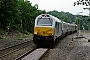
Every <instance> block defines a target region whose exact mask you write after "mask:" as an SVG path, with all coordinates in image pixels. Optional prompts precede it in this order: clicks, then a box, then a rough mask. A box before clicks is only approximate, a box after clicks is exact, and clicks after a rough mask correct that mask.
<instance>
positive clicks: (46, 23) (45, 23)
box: [37, 18, 53, 26]
mask: <svg viewBox="0 0 90 60" xmlns="http://www.w3.org/2000/svg"><path fill="white" fill-rule="evenodd" d="M52 23H53V20H51V19H49V18H42V19H38V20H37V25H40V26H52Z"/></svg>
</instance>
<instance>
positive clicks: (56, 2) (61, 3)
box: [29, 0, 89, 15]
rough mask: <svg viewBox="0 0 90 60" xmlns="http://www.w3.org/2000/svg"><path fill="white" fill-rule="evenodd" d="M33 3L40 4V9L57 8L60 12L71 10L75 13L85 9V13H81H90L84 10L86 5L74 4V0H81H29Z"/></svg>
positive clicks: (50, 9)
mask: <svg viewBox="0 0 90 60" xmlns="http://www.w3.org/2000/svg"><path fill="white" fill-rule="evenodd" d="M29 1H30V2H31V3H32V5H35V4H38V6H39V7H38V9H40V10H46V11H53V10H57V11H59V12H61V11H64V12H69V13H72V14H74V15H76V14H77V13H78V12H81V11H83V13H80V14H81V15H88V14H89V11H88V10H84V9H83V8H85V6H82V5H81V6H79V5H76V6H73V5H74V2H76V1H79V0H29Z"/></svg>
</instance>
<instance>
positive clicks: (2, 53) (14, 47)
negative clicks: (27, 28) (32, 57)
mask: <svg viewBox="0 0 90 60" xmlns="http://www.w3.org/2000/svg"><path fill="white" fill-rule="evenodd" d="M30 43H31V40H30V41H25V42H22V43H19V44H16V45H12V46H9V47H6V48H3V49H0V58H3V57H5V56H7V55H9V54H12V53H13V52H15V51H18V50H20V49H23V48H25V47H27V46H29V45H30Z"/></svg>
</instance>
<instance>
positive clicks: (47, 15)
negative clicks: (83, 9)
mask: <svg viewBox="0 0 90 60" xmlns="http://www.w3.org/2000/svg"><path fill="white" fill-rule="evenodd" d="M41 17H45V18H52V19H54V20H55V21H57V22H63V23H65V24H69V25H73V26H77V25H76V24H71V23H67V22H64V21H62V20H60V19H58V18H56V17H54V16H52V15H50V14H41V15H39V16H37V17H36V20H37V19H38V18H41Z"/></svg>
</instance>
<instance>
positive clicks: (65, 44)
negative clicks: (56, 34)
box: [42, 33, 90, 60]
mask: <svg viewBox="0 0 90 60" xmlns="http://www.w3.org/2000/svg"><path fill="white" fill-rule="evenodd" d="M84 34H85V33H84ZM73 36H76V33H75V34H72V35H69V36H67V37H66V38H64V39H62V40H61V41H60V42H59V43H58V44H57V45H56V46H55V48H53V49H50V51H49V52H48V53H47V54H46V55H45V57H44V58H43V59H42V60H90V42H88V39H86V38H78V39H74V44H75V45H74V47H72V43H71V41H72V40H71V38H72V37H73Z"/></svg>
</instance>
